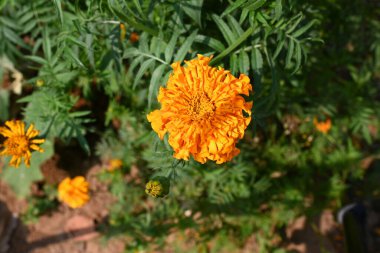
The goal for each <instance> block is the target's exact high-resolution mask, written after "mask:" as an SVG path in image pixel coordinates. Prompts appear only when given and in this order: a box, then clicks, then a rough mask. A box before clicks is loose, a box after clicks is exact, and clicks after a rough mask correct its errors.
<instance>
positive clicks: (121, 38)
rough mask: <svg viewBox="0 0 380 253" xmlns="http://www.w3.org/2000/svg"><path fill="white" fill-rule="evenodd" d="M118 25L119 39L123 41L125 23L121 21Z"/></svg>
mask: <svg viewBox="0 0 380 253" xmlns="http://www.w3.org/2000/svg"><path fill="white" fill-rule="evenodd" d="M119 27H120V40H121V41H124V40H125V35H126V33H127V30H126V29H125V25H124V24H123V23H120V25H119Z"/></svg>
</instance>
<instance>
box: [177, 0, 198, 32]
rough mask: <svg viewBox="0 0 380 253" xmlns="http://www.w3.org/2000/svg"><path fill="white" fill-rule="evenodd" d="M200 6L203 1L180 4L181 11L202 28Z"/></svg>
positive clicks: (194, 0) (192, 0)
mask: <svg viewBox="0 0 380 253" xmlns="http://www.w3.org/2000/svg"><path fill="white" fill-rule="evenodd" d="M202 6H203V0H189V1H186V2H183V3H181V7H182V9H183V11H184V12H185V13H186V14H187V15H188V16H189V17H190V18H191V19H193V20H194V21H195V22H196V23H197V24H198V25H199V27H201V26H202V22H201V17H202V13H201V12H202Z"/></svg>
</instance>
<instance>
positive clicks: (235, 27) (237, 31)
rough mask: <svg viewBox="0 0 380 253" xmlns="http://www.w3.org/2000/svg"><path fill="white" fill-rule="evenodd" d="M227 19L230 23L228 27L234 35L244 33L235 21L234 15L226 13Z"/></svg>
mask: <svg viewBox="0 0 380 253" xmlns="http://www.w3.org/2000/svg"><path fill="white" fill-rule="evenodd" d="M227 21H228V24H229V25H230V27H231V28H232V30H233V32H234V34H235V37H237V38H238V37H240V36H241V35H242V34H243V33H244V30H243V29H242V28H241V26H240V24H239V22H237V21H236V19H235V18H234V17H232V16H231V15H228V16H227Z"/></svg>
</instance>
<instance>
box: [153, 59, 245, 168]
mask: <svg viewBox="0 0 380 253" xmlns="http://www.w3.org/2000/svg"><path fill="white" fill-rule="evenodd" d="M211 58H212V57H205V56H203V55H198V58H197V59H193V60H190V61H185V63H186V66H185V67H183V66H181V65H180V63H179V62H176V63H173V64H172V65H171V66H172V68H173V73H172V74H171V75H170V77H169V80H168V83H167V87H166V88H163V87H161V88H160V91H159V94H158V101H159V102H160V103H161V109H160V110H155V111H153V112H151V113H150V114H149V115H148V116H147V118H148V121H149V122H151V124H152V128H153V130H154V131H155V132H157V134H158V136H159V137H160V139H163V137H164V135H165V134H166V133H168V134H169V144H170V145H171V147H172V148H173V149H174V157H175V158H177V159H184V160H188V159H189V156H190V155H192V156H193V157H194V159H195V160H196V161H198V162H200V163H205V162H207V160H213V161H216V163H217V164H221V163H224V162H226V161H230V160H231V159H232V158H233V157H234V156H236V155H238V154H239V152H240V150H239V149H237V148H236V143H237V141H238V140H239V139H241V138H243V136H244V130H245V129H246V128H247V126H248V124H249V122H250V121H251V108H252V102H246V101H245V100H244V98H243V97H242V96H241V94H244V95H246V96H248V95H249V92H250V91H252V85H251V84H250V80H249V78H248V76H246V75H244V74H241V75H240V77H239V78H236V77H234V76H233V75H232V74H231V73H230V72H229V71H228V70H224V69H223V68H222V67H219V68H213V67H211V66H209V65H208V64H209V62H210V60H211ZM244 114H245V115H244Z"/></svg>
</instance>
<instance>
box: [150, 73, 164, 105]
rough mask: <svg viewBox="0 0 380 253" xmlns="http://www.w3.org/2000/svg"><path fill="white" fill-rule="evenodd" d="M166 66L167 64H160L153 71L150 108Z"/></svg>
mask: <svg viewBox="0 0 380 253" xmlns="http://www.w3.org/2000/svg"><path fill="white" fill-rule="evenodd" d="M165 68H166V65H160V66H158V67H157V68H156V69H155V70H154V71H153V73H152V78H151V79H150V84H149V91H148V108H150V105H151V104H152V99H153V96H154V95H156V93H157V90H158V87H159V85H160V81H161V80H162V75H163V73H164V70H165Z"/></svg>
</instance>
